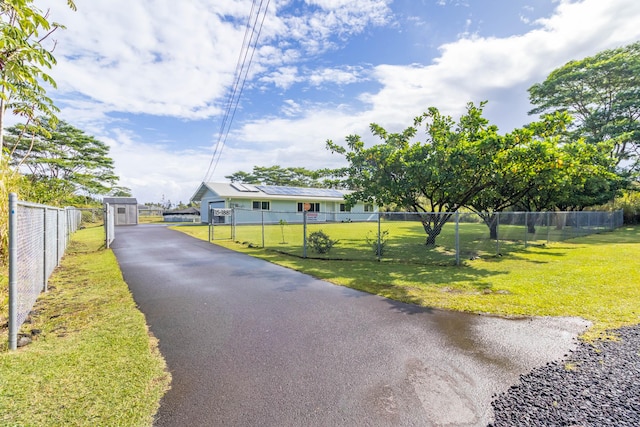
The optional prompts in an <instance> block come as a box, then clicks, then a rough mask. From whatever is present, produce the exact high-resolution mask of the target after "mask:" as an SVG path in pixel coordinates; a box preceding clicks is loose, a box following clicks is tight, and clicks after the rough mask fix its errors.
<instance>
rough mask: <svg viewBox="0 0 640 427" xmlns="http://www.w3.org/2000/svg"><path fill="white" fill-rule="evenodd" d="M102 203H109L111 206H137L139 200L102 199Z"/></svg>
mask: <svg viewBox="0 0 640 427" xmlns="http://www.w3.org/2000/svg"><path fill="white" fill-rule="evenodd" d="M102 203H109V204H110V205H137V204H138V200H136V198H135V197H105V198H104V199H102Z"/></svg>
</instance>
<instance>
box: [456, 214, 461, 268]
mask: <svg viewBox="0 0 640 427" xmlns="http://www.w3.org/2000/svg"><path fill="white" fill-rule="evenodd" d="M456 265H460V212H458V211H456Z"/></svg>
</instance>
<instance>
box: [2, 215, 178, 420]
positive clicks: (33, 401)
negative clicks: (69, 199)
mask: <svg viewBox="0 0 640 427" xmlns="http://www.w3.org/2000/svg"><path fill="white" fill-rule="evenodd" d="M103 238H104V230H103V228H102V227H96V228H88V229H84V230H81V231H78V232H77V233H75V234H74V235H73V237H72V241H71V244H70V246H69V249H68V252H67V255H65V257H64V259H63V261H62V266H61V267H60V268H58V269H57V270H56V271H55V272H54V275H53V276H52V278H51V280H50V281H49V292H47V293H46V294H42V295H41V297H40V298H39V300H38V302H37V303H36V306H35V307H34V311H33V314H32V317H31V319H30V323H26V324H25V325H23V327H22V329H21V332H22V333H27V334H31V333H32V331H33V333H37V332H38V331H39V333H37V335H35V338H34V341H33V342H32V343H31V344H29V345H27V346H26V347H22V348H19V349H18V350H17V351H14V352H9V351H7V347H8V346H7V334H8V332H7V329H6V325H5V326H4V327H3V329H1V330H0V340H2V341H1V342H0V348H1V350H0V425H2V426H88V425H96V426H97V425H100V426H150V425H151V424H152V421H153V416H154V414H155V412H156V411H157V409H158V404H159V400H160V398H161V397H162V396H163V395H164V393H165V392H166V390H167V389H168V387H169V382H170V375H169V374H168V372H166V371H165V363H164V359H163V358H162V356H161V355H160V354H159V351H158V349H157V345H156V344H157V342H156V340H155V339H154V338H153V337H151V336H150V335H149V332H148V330H147V327H146V323H145V319H144V316H143V315H142V313H141V312H140V311H139V310H138V309H137V308H136V305H135V302H134V301H133V298H132V296H131V294H130V292H129V289H128V287H127V285H126V283H125V282H124V281H123V279H122V274H121V273H120V269H119V266H118V263H117V261H116V259H115V256H114V255H113V253H112V252H111V251H109V250H104V249H103ZM3 283H6V277H5V278H3ZM0 296H2V297H3V299H4V297H6V294H3V295H0ZM2 310H3V312H2V313H0V315H1V317H2V318H4V319H6V315H7V313H6V311H5V310H6V304H5V305H3V306H2Z"/></svg>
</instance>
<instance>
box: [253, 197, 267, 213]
mask: <svg viewBox="0 0 640 427" xmlns="http://www.w3.org/2000/svg"><path fill="white" fill-rule="evenodd" d="M270 209H271V206H270V202H264V201H261V200H254V201H253V210H254V211H268V210H270Z"/></svg>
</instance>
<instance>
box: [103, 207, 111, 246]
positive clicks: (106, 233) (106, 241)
mask: <svg viewBox="0 0 640 427" xmlns="http://www.w3.org/2000/svg"><path fill="white" fill-rule="evenodd" d="M109 227H110V224H109V203H105V204H104V246H105V248H107V249H109Z"/></svg>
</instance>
